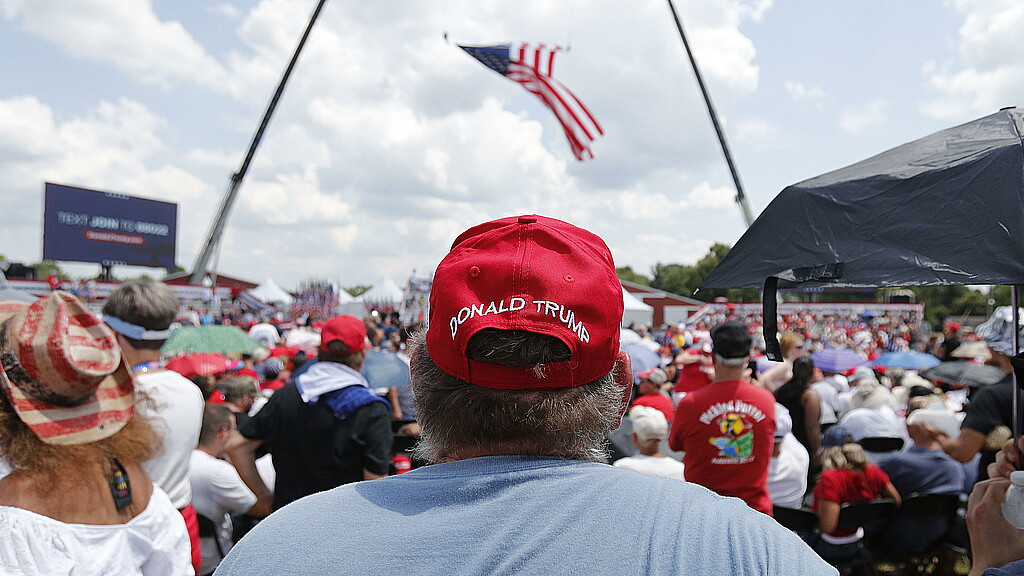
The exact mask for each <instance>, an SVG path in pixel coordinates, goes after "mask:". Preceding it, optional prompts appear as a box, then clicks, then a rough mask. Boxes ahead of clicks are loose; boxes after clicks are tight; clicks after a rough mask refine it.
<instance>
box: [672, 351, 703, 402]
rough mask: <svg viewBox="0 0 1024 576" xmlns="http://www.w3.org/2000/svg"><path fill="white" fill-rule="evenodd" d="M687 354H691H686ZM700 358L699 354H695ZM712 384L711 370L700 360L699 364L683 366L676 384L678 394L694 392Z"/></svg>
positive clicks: (693, 363)
mask: <svg viewBox="0 0 1024 576" xmlns="http://www.w3.org/2000/svg"><path fill="white" fill-rule="evenodd" d="M686 354H690V353H689V352H686ZM693 356H698V354H693ZM708 384H711V368H710V366H709V365H705V364H704V363H703V362H701V361H700V360H699V359H698V360H697V362H691V363H690V364H683V365H682V367H681V368H680V369H679V380H678V381H677V382H676V389H675V391H676V392H687V393H689V392H693V391H694V390H700V389H701V388H703V387H705V386H707V385H708Z"/></svg>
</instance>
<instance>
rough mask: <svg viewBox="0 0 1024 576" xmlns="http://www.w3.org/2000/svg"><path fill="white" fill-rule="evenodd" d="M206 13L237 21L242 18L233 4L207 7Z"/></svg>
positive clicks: (240, 12) (239, 11)
mask: <svg viewBox="0 0 1024 576" xmlns="http://www.w3.org/2000/svg"><path fill="white" fill-rule="evenodd" d="M206 11H207V12H208V13H210V14H216V15H217V16H223V17H225V18H230V19H232V20H238V19H240V18H241V17H242V11H241V10H239V9H238V8H237V7H236V6H234V5H233V4H227V3H224V4H214V5H213V6H209V7H207V8H206Z"/></svg>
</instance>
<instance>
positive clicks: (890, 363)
mask: <svg viewBox="0 0 1024 576" xmlns="http://www.w3.org/2000/svg"><path fill="white" fill-rule="evenodd" d="M939 364H942V360H939V359H938V358H936V357H935V356H932V355H931V354H926V353H924V352H913V351H907V352H886V353H885V354H882V355H881V356H879V357H878V358H875V360H874V361H873V362H872V363H871V366H872V367H876V366H881V367H883V368H903V369H906V370H924V369H925V368H931V367H933V366H938V365H939Z"/></svg>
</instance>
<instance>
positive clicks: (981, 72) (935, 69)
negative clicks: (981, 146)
mask: <svg viewBox="0 0 1024 576" xmlns="http://www.w3.org/2000/svg"><path fill="white" fill-rule="evenodd" d="M954 7H955V9H956V11H957V12H958V13H959V14H961V15H962V16H963V18H964V24H963V25H962V26H961V27H960V31H959V38H958V50H957V56H958V57H957V59H956V60H955V61H944V62H931V63H928V64H927V65H926V66H925V67H924V70H923V72H924V74H925V77H926V78H927V80H928V84H929V85H930V86H931V88H932V89H933V90H934V92H935V93H936V94H937V95H936V96H935V97H933V98H931V99H928V100H926V101H925V102H923V103H922V104H921V106H920V107H921V110H922V111H923V112H924V113H925V114H927V115H928V116H931V117H933V118H937V119H941V120H962V119H964V117H970V116H978V115H981V114H989V113H992V112H995V111H996V110H998V109H999V108H1002V107H1005V106H1012V105H1016V104H1021V102H1020V101H1019V98H1020V94H1021V93H1022V92H1024V42H1021V41H1020V29H1021V27H1022V26H1024V4H1021V3H1020V2H1018V1H1015V0H957V1H956V2H955V3H954Z"/></svg>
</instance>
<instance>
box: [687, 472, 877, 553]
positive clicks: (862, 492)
mask: <svg viewBox="0 0 1024 576" xmlns="http://www.w3.org/2000/svg"><path fill="white" fill-rule="evenodd" d="M687 480H689V476H687ZM888 484H889V476H888V475H886V473H885V472H883V471H882V469H881V468H879V467H878V466H875V465H874V464H868V467H867V468H865V469H864V470H863V471H861V472H854V471H853V470H845V469H843V470H825V471H824V472H822V473H821V478H820V479H819V480H818V483H817V484H816V485H815V486H814V510H815V511H817V510H818V502H819V501H820V500H829V501H831V502H836V503H838V504H845V503H847V502H864V501H865V500H875V499H878V498H881V497H882V491H883V490H885V487H886V486H887V485H888ZM856 533H857V531H856V530H839V529H837V530H836V531H834V532H832V533H831V534H829V536H835V537H836V538H841V537H843V536H852V535H853V534H856Z"/></svg>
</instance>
